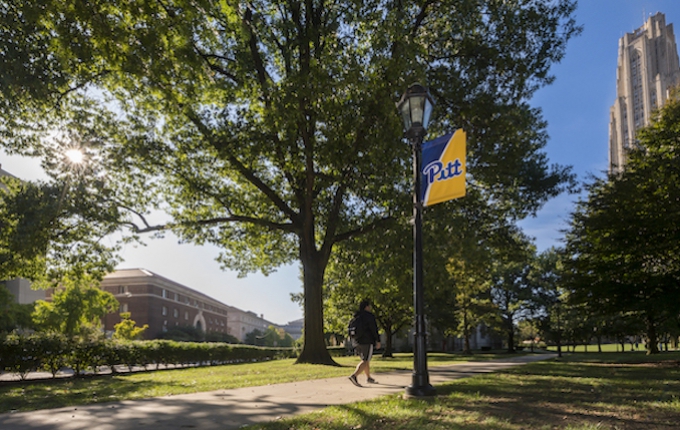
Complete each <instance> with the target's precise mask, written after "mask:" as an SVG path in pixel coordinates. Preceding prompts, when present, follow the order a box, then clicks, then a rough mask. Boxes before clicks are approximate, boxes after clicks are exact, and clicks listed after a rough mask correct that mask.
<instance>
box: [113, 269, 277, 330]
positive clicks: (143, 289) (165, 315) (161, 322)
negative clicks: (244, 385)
mask: <svg viewBox="0 0 680 430" xmlns="http://www.w3.org/2000/svg"><path fill="white" fill-rule="evenodd" d="M101 289H102V290H104V291H108V292H109V293H111V294H113V295H114V296H115V297H116V299H117V300H118V301H119V302H120V310H119V311H118V312H116V313H113V314H109V315H107V316H106V317H105V318H104V329H105V330H106V331H107V332H112V331H113V327H114V325H115V324H117V323H118V322H120V315H119V313H120V312H130V314H131V318H132V320H134V321H135V322H136V323H137V325H138V326H142V325H144V324H148V325H149V328H148V330H146V331H145V333H144V336H145V338H147V339H154V338H156V337H158V336H159V335H160V334H162V333H163V332H165V331H167V330H168V329H170V328H171V327H173V326H182V325H191V326H194V327H196V328H199V329H201V330H203V331H204V332H206V333H210V332H216V333H226V334H230V335H232V336H234V337H236V338H237V339H239V340H240V341H243V339H244V338H245V335H246V334H248V333H250V332H251V331H253V330H255V329H259V330H261V331H264V330H265V329H266V328H267V327H268V326H269V325H275V324H273V323H270V322H268V321H266V320H264V319H263V318H262V317H260V316H257V315H256V314H255V313H253V312H245V311H242V310H240V309H237V308H234V307H233V306H229V305H225V304H224V303H222V302H219V301H217V300H215V299H213V298H211V297H210V296H207V295H206V294H203V293H201V292H199V291H196V290H194V289H191V288H189V287H186V286H184V285H181V284H179V283H177V282H174V281H171V280H170V279H167V278H164V277H162V276H160V275H157V274H155V273H153V272H150V271H148V270H145V269H122V270H117V271H115V272H113V273H110V274H108V275H107V276H106V277H105V278H104V279H103V281H102V283H101Z"/></svg>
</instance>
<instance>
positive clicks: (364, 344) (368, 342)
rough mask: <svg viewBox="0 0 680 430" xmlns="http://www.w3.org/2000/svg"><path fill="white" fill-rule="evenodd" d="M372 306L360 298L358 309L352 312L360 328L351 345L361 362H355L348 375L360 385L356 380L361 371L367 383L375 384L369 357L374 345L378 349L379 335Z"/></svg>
mask: <svg viewBox="0 0 680 430" xmlns="http://www.w3.org/2000/svg"><path fill="white" fill-rule="evenodd" d="M372 311H373V307H372V306H371V302H370V301H368V300H362V301H361V303H360V304H359V311H358V312H357V313H355V314H354V318H357V319H358V322H359V324H360V325H361V328H362V329H361V330H359V333H358V335H357V337H356V338H354V339H352V346H354V350H355V351H356V353H357V354H358V355H359V357H361V362H359V364H357V368H356V370H355V371H354V373H352V375H351V376H350V377H349V380H350V381H352V384H354V385H356V386H357V387H361V384H360V383H359V381H358V380H357V376H358V375H360V374H361V373H362V372H363V373H365V374H366V382H367V383H369V384H376V383H377V382H376V381H375V379H373V378H372V377H371V365H370V362H371V358H372V357H373V350H374V347H375V348H376V349H380V335H379V334H378V324H377V323H376V321H375V315H373V313H372Z"/></svg>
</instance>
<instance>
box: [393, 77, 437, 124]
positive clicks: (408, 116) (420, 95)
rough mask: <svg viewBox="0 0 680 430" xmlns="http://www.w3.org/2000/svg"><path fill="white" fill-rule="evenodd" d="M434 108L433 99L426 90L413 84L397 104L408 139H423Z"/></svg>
mask: <svg viewBox="0 0 680 430" xmlns="http://www.w3.org/2000/svg"><path fill="white" fill-rule="evenodd" d="M433 107H434V99H433V98H432V96H431V95H430V92H429V91H428V89H427V88H425V87H424V86H422V85H420V84H413V85H411V86H410V87H408V89H407V90H406V92H405V93H404V95H403V96H402V97H401V100H399V103H397V108H398V109H399V112H400V113H401V116H402V118H403V119H404V128H405V129H406V134H407V135H408V136H409V137H424V136H425V133H426V132H427V126H428V124H429V122H430V115H431V114H432V108H433Z"/></svg>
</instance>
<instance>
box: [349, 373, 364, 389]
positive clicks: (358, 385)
mask: <svg viewBox="0 0 680 430" xmlns="http://www.w3.org/2000/svg"><path fill="white" fill-rule="evenodd" d="M349 380H350V382H352V384H354V385H356V386H357V387H361V384H360V383H359V381H357V377H356V376H354V375H352V376H350V377H349Z"/></svg>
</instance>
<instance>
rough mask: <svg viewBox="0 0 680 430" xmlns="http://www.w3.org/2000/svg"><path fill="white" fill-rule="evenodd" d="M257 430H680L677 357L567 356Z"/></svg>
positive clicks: (295, 418)
mask: <svg viewBox="0 0 680 430" xmlns="http://www.w3.org/2000/svg"><path fill="white" fill-rule="evenodd" d="M248 428H249V429H261V430H290V429H295V430H312V429H314V430H339V429H362V430H373V429H376V430H377V429H390V430H411V429H413V430H416V429H418V430H420V429H427V430H451V429H454V430H455V429H460V430H482V429H484V430H524V429H531V430H533V429H538V430H552V429H564V430H596V429H598V430H619V429H626V430H643V429H644V430H671V429H677V428H680V353H678V352H672V353H664V354H660V355H657V356H647V355H645V354H644V353H642V352H638V353H630V352H628V353H624V354H622V353H618V354H617V353H602V354H596V353H588V354H570V355H568V356H565V357H563V358H562V359H555V360H550V361H543V362H537V363H533V364H528V365H524V366H521V367H517V368H513V369H510V370H506V371H502V372H498V373H494V374H486V375H480V376H476V377H473V378H466V379H461V380H458V381H455V382H451V383H448V384H445V385H440V386H437V396H436V397H435V398H434V399H432V400H429V401H424V400H412V399H411V400H405V399H403V398H402V397H401V396H399V395H393V396H386V397H383V398H380V399H377V400H374V401H368V402H360V403H354V404H349V405H343V406H337V407H330V408H326V409H324V410H321V411H318V412H314V413H311V414H307V415H302V416H297V417H294V418H290V419H285V420H281V421H276V422H273V423H270V424H267V425H257V426H251V427H248Z"/></svg>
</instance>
